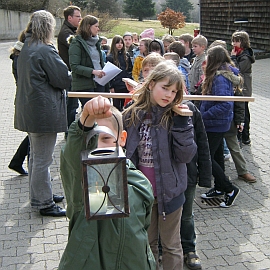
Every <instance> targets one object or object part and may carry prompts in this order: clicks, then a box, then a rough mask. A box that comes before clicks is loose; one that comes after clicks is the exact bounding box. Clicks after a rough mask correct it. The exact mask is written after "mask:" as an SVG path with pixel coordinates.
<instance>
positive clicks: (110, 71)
mask: <svg viewBox="0 0 270 270" xmlns="http://www.w3.org/2000/svg"><path fill="white" fill-rule="evenodd" d="M102 70H103V71H104V72H105V76H104V77H102V78H98V77H97V76H95V78H94V80H95V81H96V82H97V83H99V84H100V85H102V86H104V85H105V84H106V83H108V82H109V81H110V80H112V79H113V78H114V77H115V76H116V75H118V74H119V73H120V72H121V71H122V70H121V69H120V68H118V67H117V66H116V65H114V64H112V63H111V62H107V63H106V64H105V66H104V68H103V69H102Z"/></svg>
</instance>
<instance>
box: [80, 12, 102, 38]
mask: <svg viewBox="0 0 270 270" xmlns="http://www.w3.org/2000/svg"><path fill="white" fill-rule="evenodd" d="M96 23H98V19H97V18H96V17H95V16H92V15H86V16H85V17H83V19H82V20H81V21H80V24H79V26H78V29H77V32H76V33H77V35H80V36H81V37H82V38H83V39H84V40H87V39H89V38H90V37H91V36H92V33H91V31H90V27H91V26H92V25H94V24H96Z"/></svg>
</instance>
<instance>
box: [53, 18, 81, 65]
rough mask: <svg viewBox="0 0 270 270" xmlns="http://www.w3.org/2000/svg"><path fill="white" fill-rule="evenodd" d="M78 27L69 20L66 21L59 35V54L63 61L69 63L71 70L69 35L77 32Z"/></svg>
mask: <svg viewBox="0 0 270 270" xmlns="http://www.w3.org/2000/svg"><path fill="white" fill-rule="evenodd" d="M76 30H77V28H76V27H74V26H73V25H72V24H70V23H69V22H68V21H64V23H63V25H62V27H61V29H60V32H59V34H58V37H57V46H58V51H59V55H60V56H61V58H62V59H63V61H64V62H65V63H66V64H67V66H68V68H69V70H71V69H70V65H69V56H68V49H69V43H68V42H67V39H68V37H69V36H72V35H74V34H75V33H76Z"/></svg>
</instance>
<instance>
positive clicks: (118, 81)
mask: <svg viewBox="0 0 270 270" xmlns="http://www.w3.org/2000/svg"><path fill="white" fill-rule="evenodd" d="M108 61H109V62H111V63H113V64H114V65H115V63H114V61H113V56H112V54H109V55H108V56H107V62H108ZM118 62H119V66H118V67H119V68H120V69H121V70H122V71H121V72H120V73H119V74H118V75H116V76H115V77H114V78H113V79H112V80H111V81H110V88H115V89H126V85H125V83H124V82H123V81H122V79H123V78H130V79H132V74H131V72H132V63H131V59H130V56H129V54H128V53H127V63H128V67H127V65H126V61H125V58H124V55H123V54H122V52H121V51H119V52H118Z"/></svg>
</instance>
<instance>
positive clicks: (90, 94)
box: [68, 92, 255, 116]
mask: <svg viewBox="0 0 270 270" xmlns="http://www.w3.org/2000/svg"><path fill="white" fill-rule="evenodd" d="M97 96H103V97H106V98H132V96H133V94H124V93H107V92H106V93H104V92H68V97H77V98H94V97H97ZM183 99H184V100H210V101H211V100H212V101H251V102H253V101H254V100H255V99H254V98H253V97H243V96H241V97H239V96H206V95H184V96H183ZM173 111H174V112H175V113H178V114H179V115H182V116H192V115H193V113H192V111H191V110H189V109H183V108H179V106H178V105H175V106H174V107H173Z"/></svg>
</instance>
